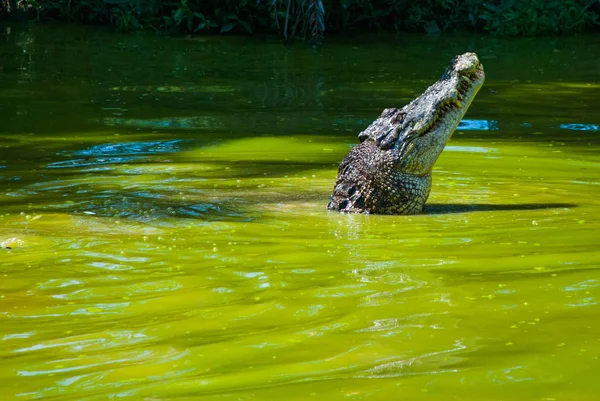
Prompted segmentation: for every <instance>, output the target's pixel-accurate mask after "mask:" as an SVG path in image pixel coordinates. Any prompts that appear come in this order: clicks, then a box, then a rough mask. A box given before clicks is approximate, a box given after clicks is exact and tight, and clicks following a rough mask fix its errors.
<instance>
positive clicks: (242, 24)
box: [0, 0, 600, 44]
mask: <svg viewBox="0 0 600 401" xmlns="http://www.w3.org/2000/svg"><path fill="white" fill-rule="evenodd" d="M599 16H600V0H419V1H414V0H0V20H2V19H6V18H13V19H33V20H37V21H48V20H61V21H66V22H82V23H97V24H110V25H113V26H115V27H116V29H118V30H120V31H131V30H138V29H152V30H155V31H159V32H167V33H196V32H199V33H218V32H220V33H227V32H238V33H253V32H260V33H278V34H281V35H282V36H283V37H284V38H285V39H286V41H290V40H292V39H295V38H304V39H308V40H309V41H310V42H311V43H313V44H320V43H321V42H322V40H323V36H324V34H325V32H326V31H327V32H333V33H336V32H346V31H352V30H359V29H360V30H396V31H417V32H423V31H427V32H439V31H454V30H471V31H483V32H490V33H493V34H496V35H509V36H511V35H512V36H529V35H543V34H559V33H572V32H579V31H583V30H588V29H593V28H596V29H597V28H598V26H599Z"/></svg>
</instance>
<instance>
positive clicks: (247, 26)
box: [240, 21, 252, 33]
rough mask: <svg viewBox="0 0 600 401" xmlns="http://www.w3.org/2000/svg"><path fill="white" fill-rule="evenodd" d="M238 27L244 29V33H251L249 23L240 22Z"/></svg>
mask: <svg viewBox="0 0 600 401" xmlns="http://www.w3.org/2000/svg"><path fill="white" fill-rule="evenodd" d="M240 25H241V26H243V27H244V29H245V30H246V32H248V33H252V27H251V26H250V24H249V23H247V22H246V21H240Z"/></svg>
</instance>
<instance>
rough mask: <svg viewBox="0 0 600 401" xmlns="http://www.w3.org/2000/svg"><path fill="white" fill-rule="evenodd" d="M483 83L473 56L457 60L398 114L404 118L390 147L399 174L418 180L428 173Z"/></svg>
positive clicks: (457, 58) (480, 72) (481, 72)
mask: <svg viewBox="0 0 600 401" xmlns="http://www.w3.org/2000/svg"><path fill="white" fill-rule="evenodd" d="M484 80H485V73H484V71H483V66H482V65H481V63H479V60H478V58H477V55H476V54H474V53H465V54H463V55H460V56H456V57H455V58H454V59H453V60H452V62H451V63H450V65H449V66H448V68H447V69H446V71H445V72H444V74H443V75H442V77H441V78H440V80H439V81H437V82H436V83H434V84H433V85H431V86H430V87H429V88H427V90H425V92H424V93H423V94H422V95H421V96H419V97H418V98H416V99H415V100H413V101H412V102H410V103H409V104H408V105H406V106H405V107H404V108H403V109H402V110H401V112H404V113H405V116H404V119H403V123H402V125H401V126H399V127H398V129H399V135H398V140H397V141H396V142H395V143H394V146H393V148H394V150H395V151H396V152H397V153H398V155H399V164H398V168H399V170H400V171H401V172H403V173H406V174H414V175H418V176H423V175H426V174H429V173H431V169H432V168H433V165H434V164H435V162H436V160H437V159H438V157H439V155H440V154H441V153H442V151H443V150H444V147H445V146H446V143H447V142H448V140H449V139H450V137H451V136H452V134H453V133H454V131H455V130H456V127H457V126H458V124H459V123H460V121H461V120H462V118H463V117H464V115H465V113H466V112H467V110H468V108H469V106H470V105H471V103H472V102H473V99H474V98H475V95H477V92H478V91H479V89H480V88H481V86H482V85H483V82H484Z"/></svg>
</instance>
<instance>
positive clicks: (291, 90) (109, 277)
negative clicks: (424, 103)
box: [0, 25, 600, 401]
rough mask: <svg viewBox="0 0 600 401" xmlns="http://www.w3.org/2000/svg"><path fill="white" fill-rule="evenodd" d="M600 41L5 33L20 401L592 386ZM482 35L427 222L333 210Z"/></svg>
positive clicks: (2, 216)
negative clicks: (390, 114) (335, 193)
mask: <svg viewBox="0 0 600 401" xmlns="http://www.w3.org/2000/svg"><path fill="white" fill-rule="evenodd" d="M598 44H599V42H598V38H597V37H596V36H575V37H564V38H560V39H556V38H544V39H536V40H527V39H519V40H498V39H495V38H491V37H482V36H443V37H437V38H436V37H429V38H428V37H419V36H415V37H411V36H402V37H388V36H368V37H360V38H344V39H341V38H340V39H330V40H328V42H327V43H326V45H325V47H324V48H323V49H322V50H321V51H319V52H313V51H310V50H308V49H306V48H305V47H304V45H302V44H298V45H297V46H295V47H293V48H291V49H285V48H283V47H282V46H281V45H280V44H279V43H278V42H277V41H276V40H275V39H256V38H249V39H248V38H237V37H230V38H225V37H217V38H201V39H196V38H163V37H157V36H153V35H148V34H140V35H138V34H134V35H130V36H122V35H118V34H115V33H112V32H109V31H104V30H101V29H99V28H81V27H77V26H72V27H66V28H65V27H62V28H61V27H55V26H52V25H46V26H37V27H36V26H31V27H18V26H11V27H7V26H0V56H1V57H0V121H1V125H0V243H1V244H2V248H0V358H1V361H0V388H1V389H2V393H3V395H2V399H3V400H33V399H44V400H45V399H47V400H85V401H91V400H107V399H130V400H209V401H212V400H215V401H216V400H219V401H220V400H327V401H334V400H398V399H406V400H594V399H599V398H600V391H599V390H598V389H599V387H598V383H597V376H596V375H597V374H598V371H599V369H600V360H598V358H599V356H600V319H598V316H599V315H600V305H599V299H600V270H599V269H598V268H599V266H600V246H599V245H600V241H599V240H598V238H600V237H599V230H600V219H599V212H600V131H599V129H600V128H599V127H598V125H599V124H600V118H599V114H598V110H599V109H600V78H599V77H600V64H599V63H598V60H600V46H598ZM468 50H471V51H476V52H477V53H478V54H479V56H480V58H481V60H482V62H483V64H484V67H485V69H486V73H487V81H486V84H485V86H484V88H483V89H482V90H481V92H480V94H479V95H478V97H477V99H476V100H475V102H474V103H473V106H472V107H471V109H470V111H469V112H468V114H467V117H466V121H464V122H463V124H462V125H461V127H460V129H459V130H458V131H457V133H456V134H455V136H454V137H453V139H452V141H451V142H450V144H449V146H448V148H447V149H446V150H445V151H444V153H443V154H442V156H441V157H440V159H439V161H438V163H437V165H436V167H435V170H434V182H433V189H432V195H431V198H430V201H429V205H428V208H427V213H425V214H423V215H418V216H412V217H406V216H404V217H403V216H361V215H339V214H335V213H330V212H327V211H326V210H325V206H326V204H327V201H328V198H329V195H330V193H331V190H332V188H333V182H334V180H335V176H336V169H337V164H338V163H339V161H340V160H341V159H342V157H343V156H344V155H345V153H346V152H347V151H348V150H349V149H350V147H351V146H352V145H353V144H354V143H356V135H357V133H358V132H359V131H360V130H361V129H363V128H364V127H366V125H367V124H368V123H369V122H370V121H371V120H372V119H374V118H375V117H376V116H377V115H378V114H379V113H380V111H381V110H382V109H383V108H386V107H391V106H401V105H403V104H405V103H406V102H408V101H409V100H410V99H412V98H413V97H414V96H415V95H417V94H419V93H420V92H421V91H422V90H423V89H424V88H425V87H427V86H428V85H429V84H430V83H432V82H433V81H435V80H436V79H437V78H438V77H439V75H440V74H441V72H442V71H443V68H444V67H445V65H446V64H447V63H448V61H449V60H450V58H451V57H452V56H453V55H455V54H458V53H462V52H464V51H468ZM8 248H10V249H8Z"/></svg>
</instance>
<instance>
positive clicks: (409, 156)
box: [329, 53, 485, 213]
mask: <svg viewBox="0 0 600 401" xmlns="http://www.w3.org/2000/svg"><path fill="white" fill-rule="evenodd" d="M484 79H485V74H484V72H483V66H482V65H481V64H480V63H479V60H478V58H477V55H476V54H475V53H465V54H463V55H460V56H456V57H455V58H454V59H452V61H451V62H450V65H449V66H448V68H446V71H445V72H444V74H443V75H442V77H441V78H440V79H439V80H438V81H437V82H436V83H434V84H433V85H431V86H430V87H429V88H427V89H426V90H425V92H424V93H423V94H422V95H421V96H419V97H418V98H416V99H415V100H413V101H412V102H410V103H409V104H407V105H406V106H404V107H403V108H401V109H398V108H393V109H386V110H384V111H383V113H382V114H381V116H380V117H379V118H378V119H377V120H375V121H374V122H373V123H372V124H371V125H370V126H369V127H368V128H367V129H366V130H364V131H363V132H361V133H360V134H359V137H358V138H359V140H360V142H361V144H360V145H358V146H357V147H356V148H354V149H353V150H352V151H350V153H349V154H348V155H347V156H346V158H345V159H344V160H343V161H342V164H341V165H340V170H339V174H338V180H337V182H336V187H335V189H334V194H333V195H332V201H331V202H330V204H329V209H333V210H339V211H347V212H371V213H416V212H420V211H421V210H422V209H423V205H424V204H425V201H426V200H427V197H428V196H429V190H430V189H431V170H432V169H433V165H434V164H435V162H436V160H437V159H438V157H439V155H440V154H441V153H442V150H443V149H444V147H445V146H446V143H447V142H448V140H449V139H450V137H451V136H452V134H453V133H454V130H455V129H456V127H457V126H458V123H459V122H460V120H461V119H462V118H463V116H464V115H465V113H466V112H467V109H468V108H469V106H470V105H471V102H472V101H473V99H474V98H475V95H476V94H477V92H478V91H479V89H480V88H481V86H482V85H483V81H484ZM356 193H359V194H360V196H359V197H356Z"/></svg>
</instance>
